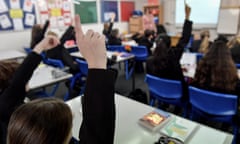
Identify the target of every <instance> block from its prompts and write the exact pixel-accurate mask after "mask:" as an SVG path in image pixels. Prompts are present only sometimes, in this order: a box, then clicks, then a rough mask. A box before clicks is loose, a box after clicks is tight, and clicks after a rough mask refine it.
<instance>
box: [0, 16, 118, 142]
mask: <svg viewBox="0 0 240 144" xmlns="http://www.w3.org/2000/svg"><path fill="white" fill-rule="evenodd" d="M75 22H76V28H75V30H76V39H77V44H78V45H80V44H81V47H80V49H79V50H80V51H81V53H82V55H83V56H84V58H85V59H86V61H87V63H88V66H89V73H88V78H87V84H86V90H85V94H84V97H83V108H82V110H83V121H82V125H81V129H80V134H79V138H80V143H81V144H100V143H104V144H113V141H114V133H115V132H114V131H115V104H114V83H115V79H116V73H114V72H113V71H111V70H107V69H106V63H107V55H106V47H105V37H104V36H102V35H100V34H99V33H96V32H93V31H92V30H88V32H87V33H86V34H83V32H82V28H81V23H80V18H79V17H78V16H76V17H75ZM47 38H48V37H47ZM45 39H46V38H45ZM45 39H44V40H43V41H45ZM41 43H42V42H41ZM48 46H49V45H48ZM51 46H52V47H55V46H56V44H54V45H51ZM36 47H37V48H34V50H33V52H32V53H31V54H30V55H29V56H28V57H27V58H26V60H25V61H24V63H23V64H22V65H21V66H20V68H19V69H18V71H17V72H16V73H15V74H14V76H13V79H12V82H16V80H18V82H19V83H21V87H17V86H18V85H17V84H15V83H10V84H9V86H8V88H6V90H4V92H3V94H2V95H1V97H0V104H1V105H0V108H1V109H0V110H1V111H0V112H1V113H0V116H1V117H0V118H1V124H3V125H2V126H4V127H2V129H4V135H2V137H1V138H3V139H5V138H6V137H5V136H6V126H7V124H8V121H9V117H10V116H11V115H12V117H11V120H10V122H9V128H8V130H9V133H8V144H32V143H34V144H43V143H44V144H59V143H63V144H67V143H68V141H69V139H70V137H71V132H70V131H71V130H70V129H71V125H72V121H71V119H72V115H71V114H69V107H68V106H66V105H65V104H64V103H63V102H60V101H59V100H56V99H42V100H37V101H33V102H30V103H27V104H24V105H22V106H20V107H19V108H18V109H17V110H16V111H15V112H14V113H13V111H14V109H15V108H17V107H18V106H19V105H20V104H22V101H23V99H24V94H25V85H26V84H27V81H28V80H29V79H30V77H31V75H32V73H33V70H34V68H35V67H36V66H37V64H38V63H39V62H40V60H41V57H40V55H38V54H39V53H41V51H40V50H39V49H40V48H41V47H43V45H37V46H36ZM35 49H36V50H38V51H37V52H35ZM35 53H36V54H35ZM30 60H35V62H34V64H32V63H30ZM27 70H28V71H27ZM26 71H27V72H26ZM25 73H26V75H25ZM23 76H24V78H23V79H21V77H23ZM103 81H104V85H103V84H102V82H103ZM13 90H15V92H17V93H14V92H13ZM19 92H21V93H19ZM49 105H51V106H49ZM47 106H49V107H47ZM59 108H60V109H63V110H64V111H62V112H61V111H59ZM29 109H31V110H35V111H36V112H41V115H44V114H46V115H47V116H46V117H38V116H36V113H34V112H31V113H28V112H27V111H28V110H29ZM46 109H47V110H46ZM6 110H9V111H7V112H6ZM12 113H13V114H12ZM56 113H58V116H55V115H56ZM64 113H68V114H67V115H64ZM61 115H62V117H59V116H61ZM17 117H18V118H17ZM44 118H46V119H47V121H48V124H47V125H45V126H43V125H42V124H44V123H46V122H45V119H44ZM29 119H34V120H32V121H31V120H29ZM60 119H61V120H60ZM21 120H26V121H25V122H23V121H21ZM18 124H20V125H21V126H22V127H15V126H16V125H18ZM63 125H66V129H65V130H66V131H62V128H61V127H63ZM22 128H23V129H24V130H23V129H22ZM25 128H26V129H25ZM52 128H53V129H55V128H56V129H55V133H54V135H52V131H53V129H52ZM35 130H36V131H40V132H43V133H39V135H32V136H34V138H33V137H32V136H29V135H28V134H29V133H31V132H32V133H36V131H35ZM46 133H49V134H46ZM58 134H59V135H60V138H59V135H58ZM4 143H5V142H4Z"/></svg>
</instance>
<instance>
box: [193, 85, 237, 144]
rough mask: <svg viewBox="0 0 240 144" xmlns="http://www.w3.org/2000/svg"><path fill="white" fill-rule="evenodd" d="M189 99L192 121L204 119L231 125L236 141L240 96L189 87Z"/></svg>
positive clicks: (234, 141)
mask: <svg viewBox="0 0 240 144" xmlns="http://www.w3.org/2000/svg"><path fill="white" fill-rule="evenodd" d="M189 98H190V104H191V106H192V110H191V115H190V116H191V119H192V120H195V119H196V118H197V117H199V116H200V117H202V118H205V119H207V120H210V121H216V122H224V123H228V124H231V126H232V127H233V134H234V136H235V137H234V140H233V142H232V144H235V143H236V136H237V134H238V125H237V123H236V121H237V111H238V96H237V95H233V94H224V93H218V92H212V91H208V90H203V89H199V88H196V87H192V86H190V87H189Z"/></svg>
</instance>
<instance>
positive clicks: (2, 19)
mask: <svg viewBox="0 0 240 144" xmlns="http://www.w3.org/2000/svg"><path fill="white" fill-rule="evenodd" d="M0 24H1V26H2V28H3V29H6V28H8V27H11V26H12V24H11V22H10V20H9V18H8V16H7V15H6V14H4V15H1V16H0Z"/></svg>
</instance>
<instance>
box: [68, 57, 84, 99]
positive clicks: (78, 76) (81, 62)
mask: <svg viewBox="0 0 240 144" xmlns="http://www.w3.org/2000/svg"><path fill="white" fill-rule="evenodd" d="M75 60H76V62H77V63H78V65H79V69H80V72H79V73H78V74H76V75H74V77H72V79H71V83H70V89H73V87H74V84H75V82H76V81H77V80H79V81H80V83H81V84H82V85H83V87H82V89H81V90H80V93H79V95H82V94H83V93H84V90H85V81H84V80H83V79H84V78H86V77H87V75H88V64H87V62H86V61H84V60H80V59H75ZM64 100H65V101H66V100H68V95H66V96H65V97H64Z"/></svg>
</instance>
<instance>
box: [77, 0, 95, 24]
mask: <svg viewBox="0 0 240 144" xmlns="http://www.w3.org/2000/svg"><path fill="white" fill-rule="evenodd" d="M74 7H75V14H79V15H80V17H81V23H83V24H87V23H97V2H96V0H79V2H78V3H77V4H75V5H74Z"/></svg>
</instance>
